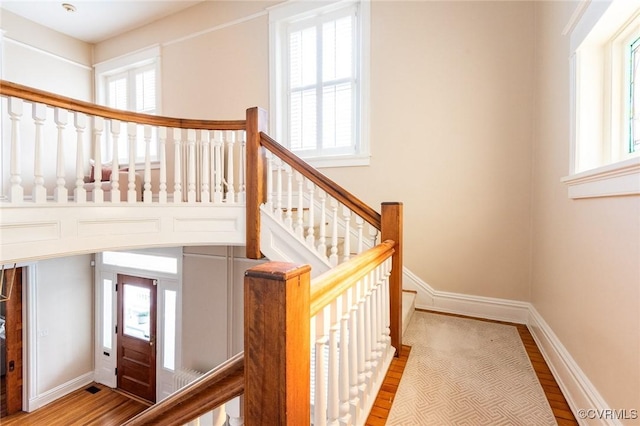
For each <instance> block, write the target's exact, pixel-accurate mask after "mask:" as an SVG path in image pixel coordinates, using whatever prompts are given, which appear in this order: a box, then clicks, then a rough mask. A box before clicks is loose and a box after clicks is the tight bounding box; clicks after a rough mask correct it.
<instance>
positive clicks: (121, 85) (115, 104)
mask: <svg viewBox="0 0 640 426" xmlns="http://www.w3.org/2000/svg"><path fill="white" fill-rule="evenodd" d="M107 96H108V99H107V106H109V107H111V108H117V109H127V77H126V75H125V76H122V77H112V78H110V79H109V81H108V83H107Z"/></svg>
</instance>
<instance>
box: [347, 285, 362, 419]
mask: <svg viewBox="0 0 640 426" xmlns="http://www.w3.org/2000/svg"><path fill="white" fill-rule="evenodd" d="M358 307H359V303H358V284H357V283H356V285H354V286H353V287H352V288H351V310H350V315H349V348H350V350H349V403H350V406H351V419H352V421H353V423H354V424H357V423H358V419H359V418H360V410H359V409H358V407H359V405H360V404H359V398H358V395H359V392H358V384H359V376H358V371H359V363H358V351H359V349H358V332H359V330H358V323H359V322H358V315H359V313H358Z"/></svg>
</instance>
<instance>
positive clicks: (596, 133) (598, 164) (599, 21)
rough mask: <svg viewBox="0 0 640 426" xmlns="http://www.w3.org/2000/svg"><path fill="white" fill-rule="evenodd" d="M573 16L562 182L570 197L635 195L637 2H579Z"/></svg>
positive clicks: (638, 173) (639, 98) (638, 176)
mask: <svg viewBox="0 0 640 426" xmlns="http://www.w3.org/2000/svg"><path fill="white" fill-rule="evenodd" d="M578 12H582V16H581V17H580V19H579V20H578V21H577V22H576V25H575V26H574V27H573V29H571V51H572V58H571V60H572V63H571V70H572V76H571V78H572V86H573V87H572V90H573V92H572V99H571V101H572V107H573V110H572V113H573V119H574V121H573V123H572V137H571V139H572V142H571V143H572V149H571V154H572V156H571V164H570V176H567V177H565V178H563V181H564V182H565V183H567V185H568V187H569V196H570V197H571V198H587V197H601V196H615V195H630V194H640V144H639V142H640V86H638V83H640V69H639V68H638V64H639V63H640V1H637V0H614V1H608V2H583V3H581V5H580V6H578ZM574 15H575V14H574ZM567 32H568V31H567Z"/></svg>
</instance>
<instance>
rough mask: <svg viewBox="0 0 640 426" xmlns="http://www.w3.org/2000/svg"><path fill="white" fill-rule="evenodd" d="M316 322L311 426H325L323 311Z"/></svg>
mask: <svg viewBox="0 0 640 426" xmlns="http://www.w3.org/2000/svg"><path fill="white" fill-rule="evenodd" d="M315 321H316V340H315V352H316V355H315V361H316V362H315V378H314V380H315V388H314V400H313V401H312V403H313V426H324V425H326V424H327V414H326V413H327V394H326V381H325V380H326V371H325V350H324V349H325V346H326V344H327V337H326V335H325V311H324V310H322V311H320V312H318V314H317V315H316V318H315Z"/></svg>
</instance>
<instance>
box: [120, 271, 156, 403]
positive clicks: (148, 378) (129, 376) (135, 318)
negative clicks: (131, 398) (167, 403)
mask: <svg viewBox="0 0 640 426" xmlns="http://www.w3.org/2000/svg"><path fill="white" fill-rule="evenodd" d="M116 290H117V292H118V325H117V328H118V368H117V372H118V374H117V375H118V388H119V389H122V390H124V391H126V392H129V393H131V394H133V395H136V396H139V397H140V398H143V399H146V400H147V401H150V402H156V281H155V280H152V279H148V278H139V277H132V276H128V275H120V274H118V286H117V287H116Z"/></svg>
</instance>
